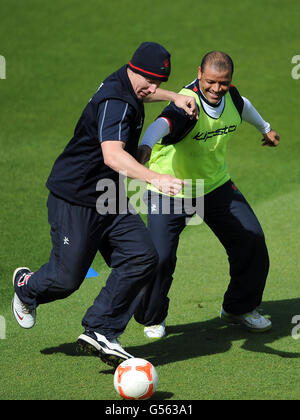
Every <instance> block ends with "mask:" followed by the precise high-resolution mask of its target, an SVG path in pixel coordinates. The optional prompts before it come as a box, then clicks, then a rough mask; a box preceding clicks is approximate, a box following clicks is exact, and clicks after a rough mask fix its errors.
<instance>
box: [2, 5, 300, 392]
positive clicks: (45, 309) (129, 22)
mask: <svg viewBox="0 0 300 420" xmlns="http://www.w3.org/2000/svg"><path fill="white" fill-rule="evenodd" d="M299 12H300V5H299V2H297V0H287V1H285V2H284V4H283V3H282V2H280V1H278V0H273V1H272V0H262V1H250V0H245V1H243V2H236V1H234V0H226V1H222V2H221V1H217V2H214V3H213V4H210V3H207V2H204V1H198V2H192V1H190V0H186V1H184V2H183V1H176V2H174V1H170V0H165V1H164V2H163V3H162V2H158V1H157V0H153V1H152V2H151V4H149V2H145V1H140V2H136V1H132V0H127V1H120V0H116V1H112V2H104V1H102V0H89V1H88V2H84V3H82V2H80V1H78V0H73V1H70V0H62V1H58V0H52V1H51V2H50V1H45V2H43V4H41V2H39V1H37V0H28V1H27V2H23V3H21V2H19V1H17V0H2V1H1V17H0V19H1V24H0V40H1V43H0V55H2V56H4V57H5V59H6V79H5V80H0V104H1V105H0V106H1V112H0V127H1V130H0V141H1V153H0V168H1V177H0V183H1V184H0V191H1V207H0V223H1V225H0V227H1V248H0V321H1V322H0V325H1V331H0V367H1V375H0V399H9V400H12V399H34V400H41V399H51V400H54V399H58V400H61V399H83V400H87V399H94V400H120V397H119V396H118V395H117V394H116V393H115V391H114V388H113V375H112V373H113V371H112V370H111V369H110V368H108V367H107V366H106V365H104V364H102V362H101V361H100V360H98V359H97V358H95V357H91V356H84V355H82V354H77V353H76V348H75V344H74V343H75V341H76V339H77V337H78V335H79V334H80V333H81V332H82V327H81V318H82V316H83V315H84V313H85V311H86V309H87V308H88V307H89V306H90V305H91V304H92V302H93V300H94V298H95V296H96V295H97V294H98V292H99V290H100V288H101V287H102V286H103V285H104V284H105V280H106V278H107V276H108V274H109V269H108V268H107V267H106V266H105V265H104V263H103V260H102V258H101V257H100V256H98V257H97V258H96V259H95V261H94V263H93V268H94V269H95V270H96V271H97V272H98V273H99V276H98V277H95V278H91V279H87V280H86V281H85V282H84V283H83V285H82V287H81V288H80V290H79V291H78V292H76V293H74V294H73V295H72V296H71V297H69V298H68V299H66V300H63V301H57V302H54V303H51V304H48V305H44V306H40V307H39V308H38V319H37V325H36V326H35V328H34V329H32V330H29V331H24V330H22V329H21V328H19V327H18V326H17V324H16V323H15V321H14V319H13V317H12V314H11V312H10V302H11V299H12V295H13V291H12V286H11V276H12V273H13V271H14V269H15V268H16V267H17V266H20V265H28V266H29V267H30V268H31V269H32V270H36V269H38V268H39V267H40V266H41V265H42V264H43V263H45V262H46V261H47V260H48V256H49V253H50V246H51V245H50V237H49V227H48V224H47V211H46V200H47V190H46V188H45V182H46V179H47V177H48V174H49V172H50V170H51V167H52V165H53V162H54V160H55V158H56V157H57V155H58V154H59V153H60V152H61V151H62V149H63V148H64V147H65V145H66V143H67V141H68V140H69V139H70V138H71V137H72V133H73V129H74V126H75V123H76V122H77V119H78V117H79V116H80V113H81V111H82V109H83V107H84V106H85V105H86V103H87V101H88V100H89V98H90V97H91V96H92V95H93V93H94V92H95V90H96V89H97V87H98V86H99V84H100V82H101V81H102V80H103V79H104V78H105V77H106V76H107V75H108V74H110V73H111V72H112V71H114V70H115V69H117V68H119V67H121V66H122V65H123V64H124V63H125V62H127V60H128V59H129V58H130V57H131V55H132V53H133V52H134V50H135V49H136V47H137V46H138V45H139V44H140V43H141V42H143V41H148V40H153V41H157V42H160V43H162V44H163V45H164V46H166V47H167V48H168V49H169V50H170V51H171V53H172V76H171V78H170V81H169V82H168V83H167V84H166V85H165V87H166V88H169V89H173V90H179V89H180V88H181V87H182V86H183V85H184V84H186V83H188V82H190V81H192V80H193V79H194V78H195V77H196V74H197V67H198V65H199V63H200V59H201V57H202V56H203V55H204V54H205V53H206V52H208V51H211V50H215V49H218V50H223V51H225V52H227V53H228V54H230V55H231V56H232V58H233V60H234V62H235V73H234V79H233V83H234V84H235V85H236V86H237V87H238V89H239V90H240V93H241V94H242V95H243V96H246V97H247V98H248V99H250V100H251V101H252V103H253V104H254V106H256V108H257V109H258V111H260V112H261V114H262V116H263V117H264V119H265V120H267V121H269V122H270V123H271V125H272V127H273V128H274V129H275V130H277V131H278V132H279V134H280V135H281V144H280V146H279V147H278V148H276V149H270V148H262V147H261V146H260V138H261V136H260V134H259V133H257V132H256V130H255V129H254V128H253V127H251V126H249V125H247V124H246V123H244V124H243V125H242V127H241V128H240V129H239V131H238V133H237V134H236V135H235V137H234V138H233V139H232V140H231V142H230V144H229V151H228V163H229V168H230V172H231V175H232V178H233V180H234V181H235V183H236V184H237V185H238V187H239V188H240V189H241V191H242V192H243V193H244V195H245V196H246V197H247V199H248V200H249V202H250V203H251V205H252V207H253V208H254V210H255V212H256V214H257V216H258V218H259V219H260V222H261V224H262V226H263V228H264V231H265V234H266V238H267V243H268V247H269V252H270V260H271V268H270V274H269V278H268V282H267V286H266V290H265V295H264V302H263V304H262V306H261V309H262V311H263V313H264V314H265V315H266V316H268V317H270V318H271V319H272V322H273V329H272V330H271V331H269V332H267V333H265V334H260V335H255V334H251V333H249V332H247V331H245V330H244V329H242V328H241V327H239V326H227V325H225V324H224V323H223V322H222V321H221V320H219V318H218V312H219V309H220V305H221V302H222V297H223V294H224V292H225V289H226V287H227V284H228V279H229V275H228V263H227V257H226V255H225V251H224V250H223V248H222V246H221V245H220V244H219V243H218V241H217V239H216V238H215V237H214V235H213V234H212V233H211V232H210V230H209V229H208V228H207V226H205V225H204V224H201V225H200V226H188V227H187V228H186V229H185V231H184V232H183V234H182V236H181V241H180V246H179V250H178V264H177V268H176V272H175V276H174V284H173V287H172V289H171V291H170V298H171V305H170V313H169V317H168V320H167V334H168V335H167V337H166V338H165V339H164V340H161V341H157V342H150V343H149V342H148V341H147V340H146V339H145V338H144V337H143V328H142V326H140V325H138V324H136V323H135V322H134V321H131V322H130V324H129V325H128V328H127V330H126V332H125V333H124V335H123V336H122V340H121V341H122V344H123V345H124V347H125V348H126V349H127V350H128V351H129V352H131V353H133V354H134V355H136V356H137V357H142V358H146V359H148V360H149V361H151V362H152V363H153V364H154V365H155V367H156V369H157V372H158V375H159V378H160V382H159V386H158V390H157V393H156V394H155V396H154V400H217V399H222V400H229V399H234V400H238V399H250V400H255V399H262V400H266V399H270V400H275V399H289V400H294V399H299V396H300V374H299V368H298V366H299V357H300V349H299V344H300V341H299V340H298V339H295V338H293V337H292V329H293V328H294V327H297V326H296V325H295V324H293V323H292V318H293V317H294V316H295V315H297V314H300V283H299V272H300V262H299V261H300V258H299V255H300V249H299V235H300V228H299V207H300V198H299V197H300V194H299V192H300V191H299V190H300V187H299V151H300V147H299V122H298V114H299V93H300V80H295V79H293V78H292V77H291V71H292V67H293V64H292V63H291V60H292V57H293V56H295V55H297V54H300V50H299V48H300V47H299V45H300V43H299V38H300V36H299V32H297V28H298V24H299V22H298V16H299ZM162 106H163V105H162V104H152V105H147V106H146V116H147V118H146V122H145V127H146V126H147V125H148V124H149V123H150V122H151V121H152V120H153V119H154V118H155V117H156V115H157V114H158V113H159V112H160V110H161V108H162ZM296 337H298V335H297V334H296Z"/></svg>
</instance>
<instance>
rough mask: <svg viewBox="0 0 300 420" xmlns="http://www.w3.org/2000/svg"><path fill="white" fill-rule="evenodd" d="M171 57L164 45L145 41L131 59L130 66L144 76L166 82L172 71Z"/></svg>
mask: <svg viewBox="0 0 300 420" xmlns="http://www.w3.org/2000/svg"><path fill="white" fill-rule="evenodd" d="M170 58H171V55H170V53H169V52H168V51H167V50H166V49H165V48H164V47H163V46H162V45H160V44H157V43H156V42H143V43H142V44H141V45H140V46H139V48H138V49H137V50H136V52H135V53H134V54H133V57H132V59H131V60H130V61H129V68H130V69H131V70H132V71H134V72H135V73H138V74H141V75H142V76H144V77H148V78H150V79H156V80H160V81H162V82H166V81H167V80H168V78H169V75H170V73H171V60H170Z"/></svg>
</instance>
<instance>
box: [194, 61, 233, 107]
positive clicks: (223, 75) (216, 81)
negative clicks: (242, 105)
mask: <svg viewBox="0 0 300 420" xmlns="http://www.w3.org/2000/svg"><path fill="white" fill-rule="evenodd" d="M198 79H199V86H200V89H201V90H202V92H203V93H204V95H205V97H206V99H207V100H208V102H210V103H211V104H213V105H215V104H217V103H218V102H219V101H220V100H221V99H222V97H223V96H224V95H225V93H226V92H227V91H228V90H229V87H230V83H231V79H232V76H231V72H230V70H226V71H217V70H216V69H215V68H214V67H213V66H210V65H208V64H207V65H206V66H205V67H204V70H203V72H201V68H200V67H199V69H198Z"/></svg>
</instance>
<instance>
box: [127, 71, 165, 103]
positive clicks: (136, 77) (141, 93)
mask: <svg viewBox="0 0 300 420" xmlns="http://www.w3.org/2000/svg"><path fill="white" fill-rule="evenodd" d="M131 75H132V77H131V78H130V80H131V84H132V87H133V89H134V92H135V94H136V96H137V97H138V98H139V99H142V100H143V99H144V98H146V97H147V96H149V95H151V94H153V93H155V92H156V89H157V88H158V87H159V85H160V83H161V82H160V81H159V80H155V79H150V78H148V77H144V76H142V75H140V74H138V73H134V72H131Z"/></svg>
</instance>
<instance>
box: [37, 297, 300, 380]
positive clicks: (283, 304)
mask: <svg viewBox="0 0 300 420" xmlns="http://www.w3.org/2000/svg"><path fill="white" fill-rule="evenodd" d="M260 309H261V312H262V313H263V314H264V315H267V316H270V317H271V320H272V323H273V328H272V329H271V330H269V331H267V332H264V333H251V332H248V331H247V330H245V329H244V328H243V327H242V326H240V325H228V324H225V323H224V322H223V321H222V320H220V319H219V318H213V319H211V320H208V321H204V322H194V323H189V324H179V325H169V326H167V336H166V338H164V339H162V340H158V341H154V342H149V343H147V344H145V345H141V346H136V347H134V346H131V347H126V350H127V351H128V352H129V353H131V354H134V355H135V356H136V357H142V358H144V359H147V360H149V361H150V362H151V363H153V365H154V366H159V365H164V364H169V363H173V362H178V361H180V360H186V359H191V358H198V357H201V356H206V355H211V354H218V353H225V352H227V351H228V350H230V348H231V345H232V342H234V341H236V340H243V339H244V340H245V342H244V344H243V345H242V348H243V349H245V350H247V351H252V352H258V353H266V354H273V355H277V356H279V357H285V358H300V352H299V353H293V352H289V351H288V350H287V351H280V350H276V349H274V348H272V346H271V344H272V343H274V342H276V341H277V340H279V339H281V338H284V337H290V339H291V340H293V338H292V336H291V332H292V328H293V327H294V326H295V325H294V324H292V322H291V321H292V318H293V316H294V315H297V314H299V315H300V298H299V299H287V300H281V301H271V302H264V303H263V304H262V305H261V307H260ZM41 353H42V354H45V355H49V354H54V353H64V354H66V355H68V356H86V354H84V353H78V352H77V350H76V343H66V344H61V345H60V346H58V347H52V348H47V349H44V350H41ZM87 356H88V355H87ZM111 371H112V370H111V369H110V370H109V371H107V370H106V371H101V373H111Z"/></svg>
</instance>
